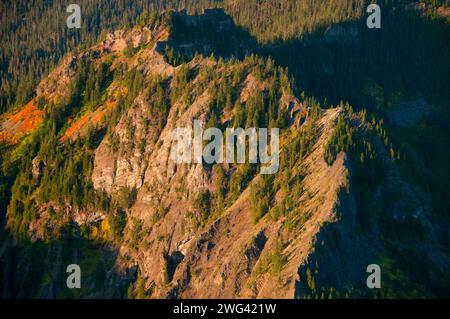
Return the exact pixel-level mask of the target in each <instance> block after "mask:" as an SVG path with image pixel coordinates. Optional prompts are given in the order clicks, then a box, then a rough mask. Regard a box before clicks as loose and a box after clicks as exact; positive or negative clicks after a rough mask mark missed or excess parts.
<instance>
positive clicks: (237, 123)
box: [0, 12, 448, 298]
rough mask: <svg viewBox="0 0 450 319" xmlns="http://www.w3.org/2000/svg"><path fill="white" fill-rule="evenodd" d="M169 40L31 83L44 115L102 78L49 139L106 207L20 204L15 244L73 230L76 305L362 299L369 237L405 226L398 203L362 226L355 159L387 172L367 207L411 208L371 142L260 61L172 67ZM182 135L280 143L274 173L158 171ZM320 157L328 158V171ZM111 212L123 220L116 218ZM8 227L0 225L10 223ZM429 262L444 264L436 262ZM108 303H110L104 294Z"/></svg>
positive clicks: (120, 48)
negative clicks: (94, 301)
mask: <svg viewBox="0 0 450 319" xmlns="http://www.w3.org/2000/svg"><path fill="white" fill-rule="evenodd" d="M215 14H219V13H216V12H210V13H208V14H207V15H206V16H205V17H203V18H194V17H188V16H185V14H181V16H180V15H179V14H178V15H176V17H175V19H178V20H180V21H181V22H180V21H178V22H177V23H185V24H187V25H188V26H192V25H194V26H197V25H198V24H205V23H206V24H207V23H208V21H210V20H208V19H210V18H211V17H210V15H215ZM219 15H220V14H219ZM219 20H220V19H219ZM183 21H184V22H183ZM220 21H222V22H221V24H220V28H228V27H229V25H228V24H229V23H230V21H228V20H227V19H222V20H220ZM169 25H170V24H169V23H167V21H166V22H165V20H164V19H161V20H158V21H157V22H156V23H155V24H154V25H151V26H145V27H142V28H134V29H132V30H128V31H123V30H120V31H116V32H113V33H111V34H108V35H107V36H106V39H105V40H104V41H103V42H101V43H100V44H98V45H97V46H95V47H93V48H90V49H88V50H86V51H84V52H82V53H78V54H71V55H69V56H68V57H67V58H66V59H64V61H62V63H61V64H60V65H59V66H58V67H57V68H56V69H55V70H54V71H53V72H52V73H50V75H49V76H48V77H47V78H46V79H44V80H43V81H42V82H41V83H40V85H39V87H38V88H37V97H38V98H40V99H43V100H44V101H45V102H44V104H45V105H46V106H48V103H50V101H55V100H63V99H64V98H65V96H67V95H68V94H71V93H70V92H72V91H73V90H72V89H71V87H73V85H74V80H73V79H74V78H76V75H77V74H79V73H80V72H81V71H80V64H79V63H78V61H80V60H83V61H87V62H89V63H91V65H93V69H94V70H100V69H99V65H101V64H102V63H105V65H106V67H107V69H108V72H110V73H111V74H113V76H112V79H110V80H109V81H105V83H107V84H105V87H104V88H103V91H102V95H103V96H102V98H101V99H100V101H99V103H97V104H96V105H94V106H93V105H88V106H87V107H85V106H84V105H83V106H80V111H79V113H78V114H71V115H69V118H68V121H69V120H70V125H66V126H63V127H62V128H61V131H60V132H59V135H58V143H59V145H61V146H62V147H63V148H64V147H67V148H69V149H70V147H72V146H73V145H74V144H75V145H78V144H80V143H86V144H93V145H94V146H93V149H92V152H91V150H90V149H89V147H87V151H85V152H86V153H85V154H83V155H84V156H86V158H88V159H89V160H90V158H91V157H92V169H91V170H88V173H87V174H86V175H82V174H83V173H79V174H80V175H79V176H76V177H77V178H80V179H83V180H84V179H85V180H86V185H87V186H85V188H88V187H90V186H92V189H93V192H94V194H96V196H100V195H99V194H102V196H104V197H98V198H103V199H106V201H107V202H109V205H105V206H102V205H98V203H97V202H98V201H100V200H97V197H95V200H92V202H89V201H88V202H87V204H84V206H83V205H81V204H74V203H72V202H71V200H70V197H71V196H72V195H73V194H72V195H71V196H68V197H65V198H62V199H61V200H60V201H59V202H57V201H55V200H52V201H48V202H42V200H40V198H41V197H42V196H40V195H39V193H38V192H36V193H33V194H32V195H31V201H30V202H32V203H34V205H35V206H36V207H37V209H36V213H35V215H34V218H35V219H34V220H32V221H31V222H30V226H29V228H28V229H26V232H27V233H28V234H29V239H31V240H32V241H33V242H40V241H49V238H48V231H47V230H48V229H52V230H53V229H55V228H57V227H59V226H57V225H59V224H63V225H64V227H66V226H67V225H72V224H75V225H76V227H75V229H77V232H75V233H76V234H75V235H73V234H71V236H75V238H77V239H79V240H80V241H81V242H80V243H79V246H81V247H85V246H83V245H87V247H85V250H84V253H83V249H82V248H79V247H77V248H76V249H75V250H74V251H72V250H70V249H69V251H68V252H67V254H69V255H70V254H72V256H69V257H67V256H66V257H67V259H70V258H72V259H73V258H75V259H76V260H85V261H87V260H88V259H89V258H96V259H95V260H98V259H100V260H101V263H100V265H101V266H99V267H100V268H99V269H101V270H98V269H97V268H96V269H95V271H92V272H88V274H89V276H90V277H89V279H88V282H89V284H90V286H89V288H87V289H86V290H85V291H83V292H84V293H85V296H110V297H124V296H125V295H124V293H123V290H124V289H125V290H126V289H127V288H128V296H129V297H138V298H147V297H150V298H294V297H310V296H314V297H320V294H331V295H332V291H330V290H329V288H331V287H332V288H334V289H336V290H338V291H344V290H345V289H347V288H348V287H358V288H360V287H364V284H365V278H366V272H365V269H366V267H367V265H368V264H371V263H376V262H377V261H378V260H379V256H380V254H381V252H382V251H383V247H384V245H386V243H384V242H381V241H379V238H380V233H381V232H382V230H380V228H381V227H382V226H381V225H384V224H383V223H384V222H385V221H386V220H388V223H392V221H393V220H394V219H396V218H408V217H405V216H409V217H410V216H416V215H417V214H416V213H417V212H415V213H412V212H411V211H409V210H408V208H407V207H405V206H402V205H401V203H400V200H399V198H394V199H393V200H392V202H391V204H392V205H391V206H390V207H383V211H382V212H380V214H379V216H378V217H373V218H372V217H370V216H369V217H367V215H370V213H365V212H362V211H361V203H360V202H359V201H361V194H360V192H359V191H358V190H355V189H357V188H358V187H359V184H358V185H357V184H356V183H358V182H360V179H361V165H362V166H363V167H365V168H366V166H364V165H367V169H368V170H370V169H374V166H369V164H367V163H371V162H370V161H369V162H367V161H366V160H365V156H369V155H370V157H372V156H373V157H375V155H374V154H379V155H377V156H378V157H379V161H380V162H381V163H383V165H384V166H383V167H384V168H385V171H384V174H383V177H382V181H381V182H380V181H377V182H376V183H375V182H374V183H371V184H372V186H373V188H371V189H370V190H374V192H373V193H371V194H370V195H369V196H368V197H366V198H365V199H366V200H367V201H373V202H374V203H379V202H380V200H379V198H380V196H384V197H389V196H391V195H392V194H394V192H395V191H398V190H400V189H401V190H402V191H403V192H404V196H403V197H402V198H410V199H411V200H413V198H414V195H413V194H414V190H411V185H410V184H409V183H408V182H406V181H404V180H403V179H402V178H401V177H400V174H399V172H398V168H397V167H396V164H395V160H394V159H392V158H391V157H390V156H389V152H388V145H387V143H386V142H383V141H382V138H383V136H382V134H379V131H378V126H377V125H372V124H371V123H369V122H368V121H366V120H365V116H364V115H363V114H357V113H354V112H353V111H351V110H349V107H348V106H343V105H341V106H340V107H336V108H330V109H328V110H322V109H320V107H319V106H318V104H317V102H315V101H314V100H312V99H308V98H302V99H300V98H299V97H297V96H296V95H295V93H293V92H295V90H293V87H292V83H291V82H290V81H289V77H288V75H287V72H286V71H285V70H283V69H282V68H280V67H277V66H276V65H275V64H274V62H273V60H271V59H261V58H258V57H255V56H253V55H252V56H248V57H246V58H245V59H242V60H236V59H230V60H227V61H224V60H223V59H221V58H220V59H218V58H214V57H209V58H205V57H203V56H201V55H197V56H195V57H192V56H190V54H187V56H188V61H187V62H186V63H182V64H180V65H175V64H174V63H173V64H171V63H169V62H170V61H169V60H170V58H169V57H168V56H167V52H164V50H161V48H163V47H165V46H166V45H170V44H171V43H172V41H174V40H173V37H172V38H171V33H170V32H171V31H172V32H173V30H171V29H170V27H169ZM178 27H179V26H178ZM220 28H219V29H220ZM220 30H222V29H220ZM220 30H219V31H220ZM338 33H339V32H338ZM203 40H204V39H202V41H203ZM195 46H198V43H197V44H195ZM195 46H194V47H195ZM178 49H179V50H180V51H183V50H181V49H180V48H178ZM46 103H47V104H46ZM44 109H45V107H44ZM194 120H200V121H201V122H202V124H203V126H204V127H210V126H215V127H219V128H221V129H225V128H227V127H252V126H260V127H280V129H281V136H280V149H281V151H280V161H281V162H280V169H279V171H278V172H277V173H276V174H274V175H273V176H269V177H267V176H263V175H260V174H258V173H257V172H258V171H259V170H258V169H255V167H257V166H258V165H254V166H252V165H248V164H215V165H207V164H205V163H202V164H196V163H193V164H177V163H175V162H174V161H173V160H172V159H171V158H170V152H171V150H172V148H173V147H174V143H176V141H173V139H172V132H173V131H174V129H176V128H190V127H192V123H193V122H194ZM374 121H375V120H374ZM343 123H346V124H345V125H346V126H344V127H345V129H344V133H342V129H343V125H344V124H343ZM375 124H376V123H375ZM339 134H343V136H344V135H345V136H344V137H342V136H340V135H339ZM369 135H370V136H371V137H370V138H366V136H369ZM380 135H381V137H380ZM346 138H347V139H350V140H352V139H353V138H354V139H358V141H359V140H360V142H358V141H357V142H355V143H350V142H348V141H347V142H348V144H349V145H353V144H357V145H362V148H361V149H358V148H354V147H353V146H348V145H347V146H348V147H347V146H343V145H337V144H339V143H341V142H342V140H346ZM90 139H92V140H95V139H97V140H98V141H97V143H94V142H92V143H91V142H89V141H90ZM336 140H338V141H339V143H338V142H336ZM330 149H334V150H335V154H333V155H334V157H333V158H332V160H330V158H329V157H330ZM374 150H376V151H374ZM70 154H72V153H70ZM90 156H91V157H90ZM61 161H63V160H62V159H61ZM88 166H89V165H88ZM51 168H52V164H51V162H49V161H47V159H45V158H42V157H40V156H35V157H34V158H33V161H32V172H31V173H32V176H33V179H34V183H36V185H37V186H36V187H37V188H38V189H39V188H40V187H42V185H41V184H42V183H43V182H42V181H43V180H46V179H45V177H46V175H48V173H47V174H46V170H48V169H51ZM373 172H375V171H373ZM373 172H372V173H373ZM387 172H389V174H388V173H387ZM375 175H376V174H375ZM380 176H381V174H380ZM385 176H389V178H387V177H385ZM380 178H381V177H380ZM47 180H48V178H47ZM83 185H85V184H83ZM364 185H365V184H364ZM393 185H395V186H393ZM394 189H395V190H394ZM123 198H125V201H126V204H117V203H121V202H123V201H124V200H123ZM424 198H425V199H426V196H425V195H424ZM425 199H424V200H420V202H421V203H426V200H425ZM96 201H97V202H96ZM375 206H376V205H375ZM375 206H374V209H376V207H375ZM415 206H416V207H419V206H420V205H415ZM421 207H422V210H421V212H422V213H421V214H422V215H421V214H419V215H420V216H419V215H417V216H416V217H413V218H415V219H417V220H418V222H419V223H420V224H422V225H428V226H429V227H428V228H427V230H426V232H425V233H426V234H431V233H433V232H439V230H437V229H435V228H434V227H433V226H431V222H430V221H429V219H428V217H427V209H428V207H427V205H426V204H424V205H422V206H421ZM11 211H12V209H11V208H10V210H9V213H8V218H9V220H8V222H9V225H12V224H13V219H14V218H15V217H14V214H12V213H11ZM117 216H121V218H122V219H120V228H121V229H120V231H116V230H115V229H116V228H117V227H116V224H117V221H115V219H114V218H117ZM367 218H369V224H370V225H369V226H367V221H366V219H367ZM370 218H372V219H370ZM67 227H68V226H67ZM11 228H12V227H11ZM86 234H87V235H86ZM80 238H81V239H80ZM52 240H57V239H55V238H50V241H52ZM84 240H87V241H88V242H89V243H90V244H85V243H84ZM438 241H439V240H438V239H436V242H438ZM91 243H94V244H93V245H94V247H91V246H90V245H91ZM96 245H97V246H96ZM52 247H53V246H52ZM58 247H59V248H58V249H59V250H57V251H56V252H55V250H54V248H52V249H49V252H51V253H52V254H53V253H56V254H59V255H58V256H59V257H58V256H57V257H56V259H57V260H58V262H59V264H58V265H59V266H58V265H56V266H54V267H56V268H58V269H59V268H61V267H63V266H61V265H62V264H63V262H62V260H63V257H61V256H62V253H61V251H60V250H61V249H62V248H61V246H58ZM62 247H64V244H63V246H62ZM11 251H13V250H11V249H3V248H2V249H1V250H0V257H1V258H2V259H7V260H9V264H8V263H6V264H8V265H9V266H5V267H4V269H8V273H10V272H11V271H12V270H11V269H13V268H14V267H10V266H11V263H13V264H14V263H17V264H19V265H21V267H22V266H23V265H24V264H25V265H26V261H25V262H24V261H20V259H21V258H19V257H17V255H14V254H13V255H14V256H13V257H5V256H8V254H9V253H11ZM58 251H59V253H58ZM92 251H95V253H92ZM86 252H88V253H86ZM99 252H100V253H99ZM49 254H50V253H49ZM99 254H101V255H102V256H103V257H99V256H98V255H99ZM73 256H75V257H73ZM93 256H94V257H93ZM83 258H84V259H83ZM430 259H431V257H430ZM64 260H66V259H64ZM436 260H437V261H436ZM435 261H436V263H437V264H440V265H445V264H447V263H448V260H446V259H445V258H443V259H441V258H440V257H436V259H435ZM58 271H59V270H58ZM102 271H103V272H104V273H106V275H104V276H103V277H102V280H100V282H101V283H100V284H99V283H98V282H97V281H98V280H97V281H96V280H95V279H94V278H95V277H96V274H97V273H98V272H102ZM5 273H6V272H5ZM56 273H58V272H56ZM11 276H12V277H13V278H16V275H15V274H11ZM55 277H57V276H56V275H55ZM5 280H7V279H5ZM15 280H16V281H17V282H18V283H19V285H22V286H23V281H22V282H21V281H20V280H19V279H15ZM16 281H14V282H13V285H14V284H16ZM55 285H56V286H57V285H61V280H57V279H55V278H50V279H47V280H46V281H45V282H44V284H43V286H44V291H34V293H35V294H36V296H44V297H52V296H55V295H58V292H60V291H59V290H58V289H56V288H55ZM116 288H117V289H119V290H120V291H121V292H120V293H117V291H116V292H114V290H115V289H116ZM4 289H6V288H4ZM20 289H23V288H20ZM20 289H19V290H18V291H22V290H20ZM9 293H10V294H14V292H9ZM20 294H22V295H24V294H25V293H24V292H21V293H19V295H20Z"/></svg>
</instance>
